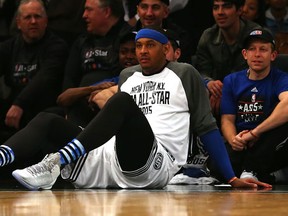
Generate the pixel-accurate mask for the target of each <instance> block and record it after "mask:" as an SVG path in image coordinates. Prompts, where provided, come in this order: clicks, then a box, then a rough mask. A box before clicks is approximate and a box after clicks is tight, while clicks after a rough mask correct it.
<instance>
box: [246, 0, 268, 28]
mask: <svg viewBox="0 0 288 216" xmlns="http://www.w3.org/2000/svg"><path fill="white" fill-rule="evenodd" d="M265 10H266V2H265V1H263V0H245V4H244V7H243V13H242V15H241V18H242V19H244V20H251V21H253V22H256V23H258V24H259V25H261V26H263V27H264V26H265V25H266V24H265Z"/></svg>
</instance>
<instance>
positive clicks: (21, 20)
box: [0, 0, 68, 140]
mask: <svg viewBox="0 0 288 216" xmlns="http://www.w3.org/2000/svg"><path fill="white" fill-rule="evenodd" d="M16 22H17V27H18V29H19V33H18V34H17V35H15V36H14V37H13V38H11V39H9V40H6V41H4V42H2V43H1V44H0V59H1V61H0V76H3V77H4V80H5V84H6V85H7V86H8V88H9V93H7V95H6V97H5V98H2V99H1V106H0V126H1V131H0V132H1V138H0V139H1V140H2V139H3V140H5V139H6V138H7V137H9V136H10V135H11V134H13V133H14V132H15V131H17V130H18V129H20V128H22V127H23V126H25V125H26V124H27V123H28V122H29V121H30V120H31V119H32V118H33V117H34V116H35V115H36V114H38V113H39V112H40V111H43V110H45V109H46V108H49V107H52V106H55V105H56V99H57V96H58V94H59V93H60V92H61V85H62V81H63V72H64V67H65V63H66V59H67V56H68V46H67V44H66V43H65V42H64V41H63V40H62V39H60V38H59V37H57V36H56V35H54V34H52V33H51V32H49V31H47V30H46V27H47V15H46V12H45V8H44V5H43V2H42V1H41V0H22V1H21V2H20V5H19V8H18V10H17V18H16Z"/></svg>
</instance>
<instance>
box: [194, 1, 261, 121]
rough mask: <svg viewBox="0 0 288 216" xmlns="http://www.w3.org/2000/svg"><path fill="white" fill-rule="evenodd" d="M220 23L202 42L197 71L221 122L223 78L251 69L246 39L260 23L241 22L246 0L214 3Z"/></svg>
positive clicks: (202, 38)
mask: <svg viewBox="0 0 288 216" xmlns="http://www.w3.org/2000/svg"><path fill="white" fill-rule="evenodd" d="M213 2H214V3H213V16H214V19H215V22H216V24H215V25H214V26H212V27H211V28H208V29H206V30H205V31H204V32H203V34H202V36H201V38H200V41H199V43H198V47H197V54H196V56H197V61H196V68H197V69H198V70H199V72H200V73H201V74H202V76H203V78H204V81H205V84H206V87H207V90H208V91H209V95H210V103H211V107H212V111H213V113H214V116H215V117H216V118H217V119H219V108H220V99H221V95H222V86H223V83H222V80H223V78H224V77H225V76H226V75H228V74H230V73H232V72H235V71H237V70H240V69H242V68H245V67H247V64H246V61H245V59H244V58H243V56H242V54H241V51H242V47H243V46H242V42H243V37H244V35H245V34H247V32H250V31H251V29H254V28H256V27H260V26H259V25H258V24H256V23H254V22H251V21H248V20H241V19H240V16H241V14H242V8H243V5H244V0H214V1H213Z"/></svg>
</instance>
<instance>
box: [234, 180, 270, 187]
mask: <svg viewBox="0 0 288 216" xmlns="http://www.w3.org/2000/svg"><path fill="white" fill-rule="evenodd" d="M230 184H231V186H232V187H233V188H257V187H264V188H272V185H270V184H267V183H264V182H260V181H258V180H255V179H253V178H243V179H239V178H236V179H235V180H234V181H232V182H231V183H230Z"/></svg>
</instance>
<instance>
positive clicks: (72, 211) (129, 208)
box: [0, 183, 288, 216]
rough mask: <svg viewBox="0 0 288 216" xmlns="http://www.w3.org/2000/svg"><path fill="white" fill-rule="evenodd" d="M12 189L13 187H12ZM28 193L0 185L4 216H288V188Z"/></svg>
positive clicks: (200, 187) (177, 187)
mask: <svg viewBox="0 0 288 216" xmlns="http://www.w3.org/2000/svg"><path fill="white" fill-rule="evenodd" d="M13 184H14V183H13ZM62 188H63V187H61V186H60V187H58V188H57V187H56V188H54V189H53V190H46V191H27V190H25V189H24V188H23V187H21V186H20V185H17V184H15V185H14V186H11V184H10V185H9V184H8V185H6V184H2V185H1V186H0V215H1V216H10V215H13V216H14V215H21V216H24V215H29V216H35V215H41V216H64V215H65V216H76V215H77V216H86V215H87V216H90V215H97V216H102V215H109V216H110V215H111V216H126V215H129V216H134V215H135V216H160V215H165V216H170V215H172V216H174V215H175V216H188V215H191V216H210V215H213V216H216V215H217V216H218V215H219V216H224V215H229V216H234V215H235V216H242V215H243V216H244V215H245V216H249V215H251V216H274V215H275V216H281V215H285V216H287V215H288V185H285V186H284V185H276V186H274V187H273V188H272V189H270V190H261V189H258V190H252V189H248V190H241V189H237V190H235V189H231V188H230V187H227V186H226V187H224V186H210V185H169V186H168V187H167V188H165V189H163V190H76V189H73V188H72V187H64V188H65V189H62Z"/></svg>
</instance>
